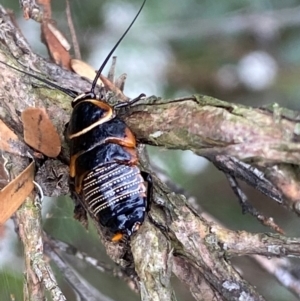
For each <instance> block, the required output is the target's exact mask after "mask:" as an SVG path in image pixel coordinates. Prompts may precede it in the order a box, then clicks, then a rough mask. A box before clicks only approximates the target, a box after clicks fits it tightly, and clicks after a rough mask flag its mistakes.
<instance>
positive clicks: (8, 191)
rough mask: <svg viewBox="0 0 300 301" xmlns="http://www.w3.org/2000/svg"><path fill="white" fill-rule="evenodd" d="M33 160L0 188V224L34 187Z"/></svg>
mask: <svg viewBox="0 0 300 301" xmlns="http://www.w3.org/2000/svg"><path fill="white" fill-rule="evenodd" d="M33 180H34V162H32V163H31V164H30V165H29V166H28V167H27V168H26V169H25V170H24V171H23V172H22V173H21V174H19V175H18V176H17V177H16V178H15V179H14V180H13V181H11V182H10V183H9V184H8V185H6V186H5V187H4V188H3V189H2V190H0V225H1V224H4V223H5V222H6V221H7V220H8V219H9V218H10V217H11V216H12V215H13V214H14V213H15V212H16V210H17V209H18V208H19V207H20V206H21V205H22V203H23V202H24V200H25V199H26V197H28V195H29V194H30V193H31V191H32V190H33V188H34V185H33V182H32V181H33Z"/></svg>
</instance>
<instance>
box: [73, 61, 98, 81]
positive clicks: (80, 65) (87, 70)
mask: <svg viewBox="0 0 300 301" xmlns="http://www.w3.org/2000/svg"><path fill="white" fill-rule="evenodd" d="M71 68H72V70H73V71H75V73H77V74H78V75H80V76H81V77H85V78H87V79H89V80H91V81H93V80H94V78H95V76H96V71H95V69H94V68H93V67H92V66H90V65H89V64H87V63H85V62H83V61H81V60H76V59H72V60H71ZM97 85H99V86H102V81H101V80H100V79H98V81H97Z"/></svg>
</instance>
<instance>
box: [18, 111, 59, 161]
mask: <svg viewBox="0 0 300 301" xmlns="http://www.w3.org/2000/svg"><path fill="white" fill-rule="evenodd" d="M21 118H22V121H23V126H24V140H25V142H26V143H27V144H28V145H30V146H31V147H32V148H34V149H36V150H37V151H39V152H41V153H42V154H44V155H46V156H47V157H51V158H55V157H57V156H58V155H59V153H60V150H61V142H60V138H59V135H58V133H57V131H56V129H55V127H54V125H53V123H52V122H51V120H50V118H49V116H48V114H47V112H46V110H45V109H42V108H32V107H31V108H27V109H25V110H24V111H23V112H22V114H21Z"/></svg>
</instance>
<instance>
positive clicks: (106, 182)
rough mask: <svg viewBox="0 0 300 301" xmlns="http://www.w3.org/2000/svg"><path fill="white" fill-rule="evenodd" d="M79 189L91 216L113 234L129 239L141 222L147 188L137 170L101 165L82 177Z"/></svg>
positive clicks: (120, 165)
mask: <svg viewBox="0 0 300 301" xmlns="http://www.w3.org/2000/svg"><path fill="white" fill-rule="evenodd" d="M82 188H83V189H82V196H83V200H84V203H85V206H86V208H87V209H88V211H89V212H90V214H91V215H93V216H95V217H96V218H97V219H98V220H99V222H100V223H101V224H102V225H103V226H105V227H108V228H110V230H111V231H112V232H114V233H116V232H119V231H121V232H123V233H126V234H128V235H131V234H132V232H133V231H134V228H135V226H136V225H137V224H141V223H142V222H143V221H144V218H145V212H146V207H147V199H146V187H145V185H144V180H143V178H142V176H141V172H140V170H139V168H138V167H136V166H129V165H124V164H120V163H118V162H112V163H106V164H102V165H100V166H98V167H96V168H95V169H93V170H92V171H91V172H89V173H88V174H87V175H86V176H85V177H84V179H83V182H82Z"/></svg>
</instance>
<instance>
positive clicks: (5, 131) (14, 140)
mask: <svg viewBox="0 0 300 301" xmlns="http://www.w3.org/2000/svg"><path fill="white" fill-rule="evenodd" d="M0 149H1V150H2V151H5V152H9V153H11V154H14V155H19V156H26V155H27V152H28V151H29V148H28V147H27V146H26V145H25V144H24V143H23V142H22V141H20V140H19V138H18V136H17V135H16V134H15V133H14V132H13V131H12V130H11V129H10V128H9V127H8V126H7V125H6V124H5V123H4V122H3V121H2V120H0Z"/></svg>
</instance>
